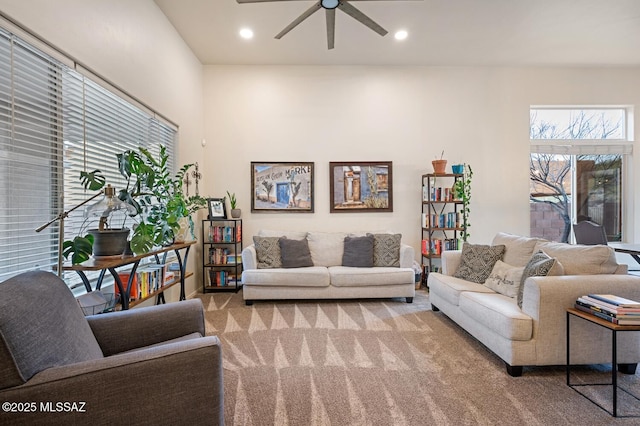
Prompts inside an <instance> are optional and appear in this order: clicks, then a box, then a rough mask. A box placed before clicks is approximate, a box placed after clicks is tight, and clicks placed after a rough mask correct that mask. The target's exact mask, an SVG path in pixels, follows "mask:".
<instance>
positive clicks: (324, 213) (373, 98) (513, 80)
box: [204, 66, 640, 253]
mask: <svg viewBox="0 0 640 426" xmlns="http://www.w3.org/2000/svg"><path fill="white" fill-rule="evenodd" d="M639 71H640V70H639V69H637V68H627V69H615V68H604V69H571V68H561V69H560V68H558V69H545V68H530V69H517V68H480V67H475V68H474V67H469V68H462V67H460V68H447V67H441V68H438V67H316V66H313V67H311V66H310V67H304V66H207V67H205V76H204V81H205V85H204V99H205V134H206V138H207V141H208V145H207V148H206V150H205V151H206V154H205V157H206V163H205V164H206V171H207V174H208V176H209V181H210V182H212V185H209V186H208V189H210V195H212V196H223V195H224V194H225V191H226V190H230V191H232V192H235V193H236V195H237V197H238V200H239V204H240V207H241V208H242V210H243V218H244V220H245V222H244V230H245V238H246V239H247V240H248V238H249V237H251V236H252V235H253V234H254V233H255V232H256V231H257V230H259V229H261V228H268V229H282V228H285V227H286V228H288V229H289V228H291V229H298V230H346V231H348V230H380V229H388V230H393V231H399V232H401V233H402V234H403V236H404V240H405V241H406V242H408V243H409V244H411V245H413V246H414V247H415V248H416V253H418V250H419V247H420V245H419V244H420V239H421V235H420V232H419V229H420V225H419V223H420V196H421V189H420V175H421V174H423V173H428V172H431V170H432V166H431V160H433V159H434V158H435V157H436V156H437V155H439V154H440V152H441V151H442V150H443V149H444V150H445V157H446V159H448V160H449V165H451V164H453V163H459V162H466V163H468V164H470V165H471V166H472V167H473V170H474V179H473V184H472V203H471V220H470V222H471V225H472V226H471V228H470V233H471V240H470V241H471V242H475V243H489V242H490V241H491V239H492V237H493V236H494V235H495V233H496V232H498V231H507V232H513V233H518V234H524V235H528V233H529V201H528V193H529V192H528V191H529V162H528V161H529V133H528V132H529V106H530V105H532V104H535V105H541V104H542V105H547V104H551V105H553V104H555V105H567V104H616V105H638V104H640V72H639ZM370 160H373V161H382V160H384V161H389V160H390V161H393V194H394V201H393V203H394V211H393V213H343V214H337V213H333V214H331V213H329V176H328V172H329V162H330V161H370ZM251 161H314V162H315V167H316V173H315V195H316V196H315V213H314V214H292V213H289V214H287V213H277V214H274V213H270V214H267V213H253V214H252V213H251V212H250V206H251V199H250V196H251V190H250V162H251ZM637 162H638V159H637V158H636V160H635V163H637ZM632 169H633V167H632ZM631 172H632V171H631ZM631 176H633V173H631ZM632 187H633V186H632ZM626 195H627V197H628V201H629V205H628V209H627V210H628V211H636V210H638V209H635V208H634V207H636V203H637V201H636V200H634V199H633V192H632V191H628V193H627V194H626ZM627 219H632V221H631V222H633V219H635V218H634V217H633V216H629V217H628V218H627ZM627 231H628V234H627V235H628V236H629V237H628V238H629V239H630V240H633V239H634V237H635V238H636V239H637V238H638V237H639V236H638V235H635V234H634V228H633V227H630V228H628V229H627Z"/></svg>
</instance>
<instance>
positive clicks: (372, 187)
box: [329, 161, 393, 213]
mask: <svg viewBox="0 0 640 426" xmlns="http://www.w3.org/2000/svg"><path fill="white" fill-rule="evenodd" d="M392 183H393V173H392V165H391V161H374V162H330V163H329V191H330V194H329V196H330V202H331V208H330V211H331V213H357V212H392V211H393V186H392Z"/></svg>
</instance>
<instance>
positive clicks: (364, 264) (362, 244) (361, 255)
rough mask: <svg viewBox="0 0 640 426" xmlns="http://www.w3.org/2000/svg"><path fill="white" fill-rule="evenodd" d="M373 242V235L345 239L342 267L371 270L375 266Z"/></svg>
mask: <svg viewBox="0 0 640 426" xmlns="http://www.w3.org/2000/svg"><path fill="white" fill-rule="evenodd" d="M373 241H374V237H373V235H372V234H368V235H367V236H365V237H345V238H344V254H343V255H342V266H354V267H356V268H371V267H372V266H373Z"/></svg>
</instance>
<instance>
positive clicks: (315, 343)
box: [199, 290, 640, 425]
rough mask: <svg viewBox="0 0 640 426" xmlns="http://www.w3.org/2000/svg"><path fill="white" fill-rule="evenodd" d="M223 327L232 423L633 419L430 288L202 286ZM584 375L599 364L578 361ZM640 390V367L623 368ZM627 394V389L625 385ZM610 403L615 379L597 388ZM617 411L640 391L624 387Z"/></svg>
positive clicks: (212, 319) (215, 331)
mask: <svg viewBox="0 0 640 426" xmlns="http://www.w3.org/2000/svg"><path fill="white" fill-rule="evenodd" d="M199 298H201V299H202V301H203V304H204V306H205V309H206V310H207V313H206V322H207V334H209V335H217V336H219V337H220V339H221V341H222V345H223V355H224V365H223V367H224V383H225V384H224V392H225V394H224V398H225V419H226V420H225V421H226V424H228V425H462V424H467V425H514V424H527V425H550V424H576V425H578V424H585V423H590V424H613V423H618V422H620V423H621V424H638V423H636V421H638V420H640V419H635V420H634V419H631V420H625V419H613V418H612V417H611V416H610V415H609V414H607V413H606V412H605V411H603V410H602V409H600V408H598V407H597V406H596V405H594V404H593V403H591V402H590V401H589V400H587V399H586V398H584V397H583V396H581V395H579V394H578V393H577V392H575V391H574V390H572V389H570V388H569V387H567V386H566V384H565V375H564V374H565V371H564V368H563V367H544V368H541V367H539V368H525V371H524V375H523V376H522V377H519V378H513V377H510V376H509V375H507V373H506V371H505V367H504V363H503V362H502V361H501V360H500V359H499V358H498V357H496V356H495V355H493V354H492V353H491V352H490V351H489V350H487V349H486V348H485V347H484V346H482V345H481V344H480V343H478V342H477V341H476V340H475V339H474V338H472V337H471V336H469V335H468V334H467V333H466V332H464V331H463V330H462V329H461V328H460V327H458V326H457V325H455V323H453V322H452V321H451V320H449V319H448V318H447V317H446V316H445V315H443V314H442V313H440V312H438V313H434V312H432V311H431V308H430V305H429V301H428V294H427V293H426V292H425V291H423V290H421V291H418V292H417V295H416V298H415V299H414V303H412V304H407V303H405V302H404V299H385V300H342V301H297V302H296V301H278V302H256V303H255V304H254V305H253V306H245V305H244V301H243V300H242V293H241V292H240V293H238V294H229V293H217V294H207V295H199ZM577 372H578V374H582V375H583V376H584V377H585V380H590V379H591V378H592V376H593V377H595V376H597V378H599V379H600V381H602V382H606V380H607V378H608V376H607V373H606V370H603V369H602V368H582V369H580V368H579V369H578V371H577ZM620 380H621V381H622V384H626V385H628V387H634V386H635V389H636V394H640V385H638V383H640V377H638V376H620ZM621 394H622V395H621ZM592 396H593V398H594V399H597V400H599V401H600V402H601V403H602V404H604V405H605V407H607V408H608V409H611V402H610V401H611V391H610V387H599V388H598V389H597V390H595V391H594V394H593V395H592ZM618 398H619V410H620V411H621V413H623V414H636V415H639V414H640V406H639V405H640V402H639V401H637V400H634V399H632V398H631V397H629V396H627V395H626V394H624V393H622V392H619V394H618Z"/></svg>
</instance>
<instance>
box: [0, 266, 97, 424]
mask: <svg viewBox="0 0 640 426" xmlns="http://www.w3.org/2000/svg"><path fill="white" fill-rule="evenodd" d="M102 357H103V354H102V349H100V345H99V344H98V341H97V340H96V338H95V336H94V335H93V332H92V331H91V328H90V327H89V324H88V323H87V320H86V318H85V317H84V315H83V313H82V310H81V309H80V305H78V302H77V301H76V299H75V298H74V297H73V293H71V290H69V288H68V287H67V285H66V284H65V282H64V281H62V280H61V279H60V278H59V277H57V276H56V275H54V274H52V273H50V272H43V271H33V272H25V273H23V274H20V275H17V276H15V277H13V278H10V279H8V280H7V281H5V282H3V283H1V284H0V361H1V363H0V389H5V388H9V387H13V386H17V385H21V384H23V383H24V382H26V381H27V380H29V379H31V378H32V377H33V376H34V375H35V374H37V373H39V372H41V371H43V370H47V369H49V368H52V367H58V366H63V365H69V364H74V363H78V362H83V361H90V360H95V359H100V358H102ZM0 423H1V422H0Z"/></svg>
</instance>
